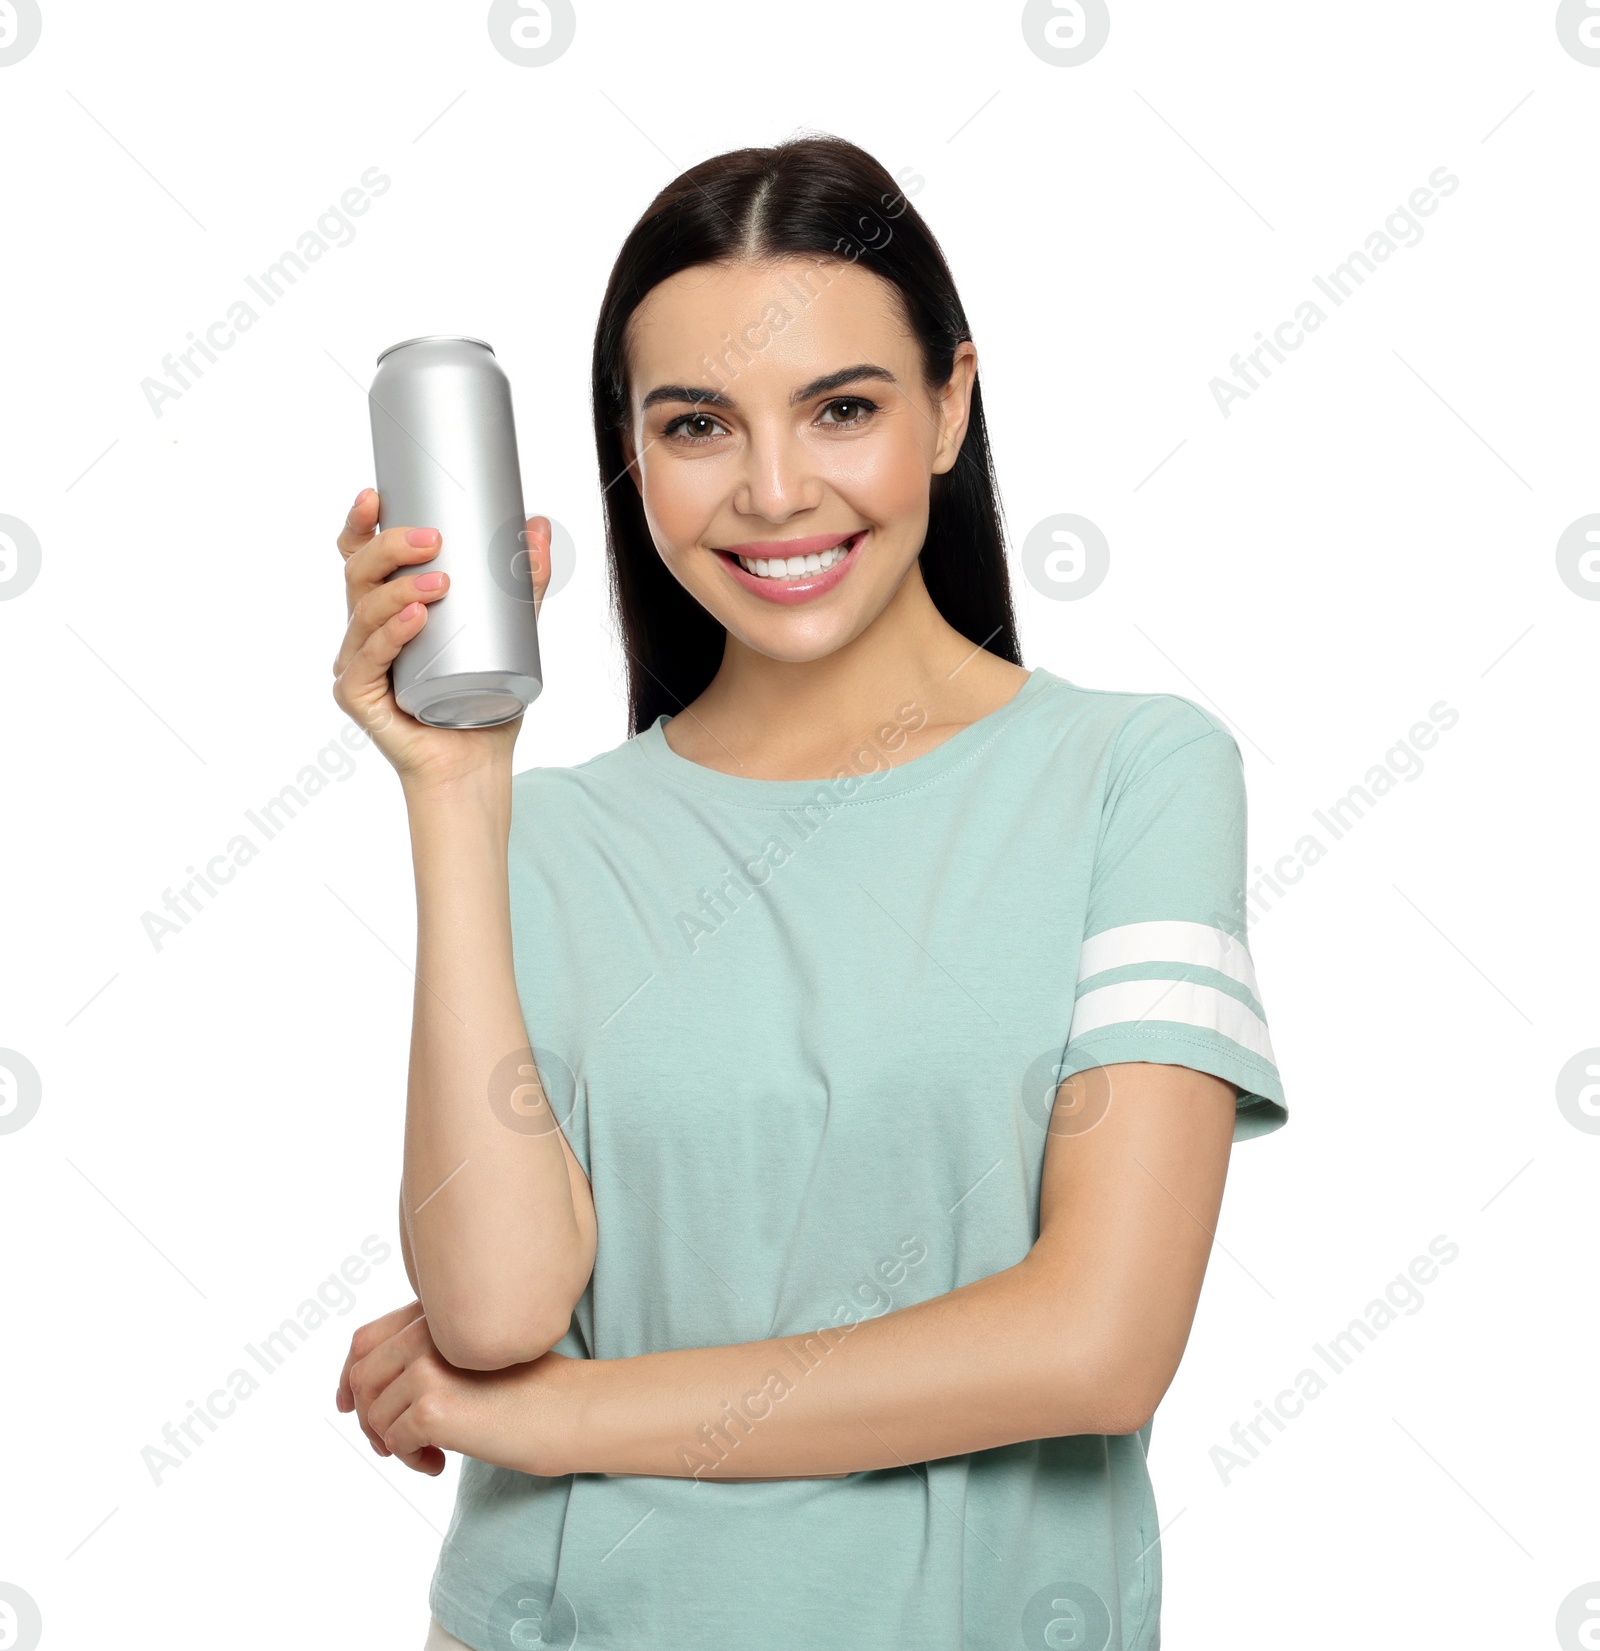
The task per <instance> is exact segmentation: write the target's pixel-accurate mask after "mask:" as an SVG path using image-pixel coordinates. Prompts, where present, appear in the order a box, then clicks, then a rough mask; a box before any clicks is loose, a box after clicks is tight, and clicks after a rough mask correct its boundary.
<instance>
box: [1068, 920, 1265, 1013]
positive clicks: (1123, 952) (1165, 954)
mask: <svg viewBox="0 0 1600 1651" xmlns="http://www.w3.org/2000/svg"><path fill="white" fill-rule="evenodd" d="M1125 963H1198V964H1201V965H1202V966H1203V967H1205V968H1207V969H1215V970H1216V971H1217V972H1218V973H1219V974H1224V975H1226V976H1227V977H1228V978H1229V979H1230V980H1237V981H1238V982H1239V984H1240V985H1241V986H1246V987H1248V988H1249V989H1250V994H1251V996H1252V997H1254V998H1256V999H1257V1000H1258V1001H1259V999H1260V997H1261V994H1260V992H1259V991H1257V990H1256V971H1255V965H1254V964H1253V963H1252V962H1251V961H1250V951H1249V948H1248V947H1247V946H1246V945H1245V943H1244V942H1243V941H1242V940H1236V939H1235V938H1234V937H1233V936H1232V935H1231V934H1229V933H1228V931H1227V930H1226V929H1218V928H1214V927H1213V926H1212V925H1211V924H1209V923H1184V922H1179V921H1178V920H1177V919H1163V920H1161V921H1158V922H1153V923H1124V924H1122V925H1121V927H1119V928H1115V929H1102V930H1101V931H1100V933H1099V934H1095V935H1090V937H1089V938H1088V939H1087V940H1085V941H1084V943H1083V949H1082V950H1081V951H1080V952H1079V954H1078V979H1079V980H1080V981H1082V980H1087V979H1088V978H1089V976H1090V975H1097V974H1099V973H1101V971H1102V970H1105V969H1119V968H1121V967H1122V966H1123V965H1124V964H1125Z"/></svg>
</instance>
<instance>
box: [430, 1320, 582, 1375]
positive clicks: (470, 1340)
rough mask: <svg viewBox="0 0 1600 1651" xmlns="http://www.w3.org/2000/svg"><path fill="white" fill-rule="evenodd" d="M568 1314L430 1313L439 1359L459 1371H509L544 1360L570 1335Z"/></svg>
mask: <svg viewBox="0 0 1600 1651" xmlns="http://www.w3.org/2000/svg"><path fill="white" fill-rule="evenodd" d="M571 1322H572V1311H571V1309H570V1308H568V1309H567V1311H566V1312H565V1313H564V1314H560V1315H558V1314H557V1313H555V1312H554V1311H547V1312H544V1313H538V1314H535V1313H521V1314H511V1313H487V1312H483V1311H481V1310H480V1311H477V1312H465V1313H451V1312H446V1313H444V1314H441V1315H439V1316H438V1317H437V1318H436V1317H435V1316H434V1315H433V1314H432V1313H429V1314H428V1329H429V1332H430V1333H431V1335H432V1336H433V1345H434V1346H435V1347H436V1348H437V1349H438V1351H439V1357H440V1358H442V1359H443V1360H444V1361H445V1363H446V1364H450V1365H454V1366H455V1368H456V1369H457V1370H507V1369H509V1368H510V1367H511V1366H512V1365H514V1364H529V1363H531V1362H532V1361H533V1360H534V1359H537V1358H541V1357H543V1355H544V1354H546V1353H548V1352H549V1351H550V1349H551V1348H552V1347H554V1346H555V1344H556V1343H557V1342H558V1341H560V1340H561V1338H562V1337H563V1336H564V1335H565V1334H566V1333H567V1330H568V1327H569V1326H570V1325H571Z"/></svg>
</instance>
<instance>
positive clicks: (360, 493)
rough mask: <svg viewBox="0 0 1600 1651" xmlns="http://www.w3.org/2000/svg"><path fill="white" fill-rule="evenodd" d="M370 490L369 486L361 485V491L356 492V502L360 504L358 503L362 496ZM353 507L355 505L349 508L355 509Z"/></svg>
mask: <svg viewBox="0 0 1600 1651" xmlns="http://www.w3.org/2000/svg"><path fill="white" fill-rule="evenodd" d="M370 491H371V489H369V488H365V487H363V488H362V489H361V491H360V492H359V493H358V494H356V504H360V503H361V501H362V500H363V499H364V498H366V496H367V494H368V493H369V492H370ZM355 507H356V505H351V507H350V508H351V509H352V510H354V509H355Z"/></svg>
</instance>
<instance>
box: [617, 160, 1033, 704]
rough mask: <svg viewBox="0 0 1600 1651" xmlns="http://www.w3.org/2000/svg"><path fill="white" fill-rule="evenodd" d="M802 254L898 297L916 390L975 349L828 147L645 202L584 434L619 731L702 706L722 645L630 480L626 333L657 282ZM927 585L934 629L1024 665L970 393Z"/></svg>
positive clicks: (955, 300) (905, 237) (889, 182)
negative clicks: (621, 655) (616, 649)
mask: <svg viewBox="0 0 1600 1651" xmlns="http://www.w3.org/2000/svg"><path fill="white" fill-rule="evenodd" d="M793 254H809V255H811V256H813V257H814V258H821V259H831V260H839V261H849V262H859V263H860V264H861V265H862V266H863V267H864V268H866V269H869V270H871V271H872V272H873V274H875V275H879V276H882V278H883V279H884V280H886V281H888V282H890V283H891V284H892V285H893V286H895V287H896V288H898V289H899V292H900V297H901V302H902V304H903V306H904V309H905V312H906V319H907V320H908V322H909V323H910V326H911V328H912V330H913V331H914V332H915V334H916V336H917V339H918V342H919V344H920V346H921V351H922V363H923V375H924V382H925V384H926V385H927V386H928V387H929V388H930V389H932V388H937V387H938V386H942V385H944V384H947V383H948V382H949V380H950V373H951V369H952V366H953V364H954V358H955V350H956V346H957V345H958V344H961V343H963V342H965V341H966V340H967V339H970V338H971V337H972V332H971V329H970V328H969V327H968V325H967V318H966V313H965V312H964V311H963V309H962V307H961V300H960V298H959V297H958V296H957V295H956V288H955V281H954V279H953V278H952V277H951V274H950V269H949V266H948V265H947V264H946V263H945V260H944V254H943V253H942V252H941V251H940V250H939V244H938V242H937V241H936V240H935V239H934V238H933V235H932V233H931V232H930V230H929V229H928V226H927V225H926V224H925V223H924V222H923V220H922V218H921V217H920V216H919V215H918V213H917V212H916V210H915V208H913V207H912V205H911V203H910V202H909V201H908V200H907V199H906V197H905V195H904V193H903V192H902V190H901V189H900V187H899V186H898V185H897V184H896V182H895V180H894V179H893V178H892V177H891V176H890V175H889V173H888V172H887V171H885V170H884V168H883V167H882V166H881V165H880V164H879V163H878V161H876V160H874V159H873V157H872V156H871V155H869V154H868V153H867V152H866V151H865V150H864V149H860V148H858V147H857V146H856V145H855V144H853V143H848V142H846V141H845V140H844V139H843V138H838V137H832V136H828V135H818V136H805V137H796V138H791V139H789V140H788V141H787V142H784V143H780V144H777V145H775V146H773V147H771V148H767V149H735V150H732V151H730V152H729V153H727V154H725V155H714V156H713V157H712V158H711V159H710V160H705V161H702V162H701V163H700V164H699V165H698V166H694V167H691V168H690V169H689V170H688V171H687V172H685V173H683V174H682V175H681V176H680V177H677V178H675V179H674V180H673V181H672V182H671V183H669V184H668V185H667V186H666V188H665V189H663V190H662V191H661V193H660V194H659V195H657V196H656V198H655V199H654V200H653V201H652V202H651V203H650V205H649V207H648V208H647V209H646V210H645V213H644V215H643V217H641V218H640V219H639V221H638V223H637V224H635V225H634V227H633V229H632V230H631V231H630V232H629V234H628V238H627V239H626V240H625V241H624V242H623V244H622V250H621V251H620V252H619V253H618V254H617V261H616V264H615V266H614V267H613V269H612V271H611V280H610V282H609V283H608V284H607V287H606V293H605V298H604V300H603V301H602V303H601V305H600V320H599V323H598V325H597V326H596V328H595V336H594V381H593V394H594V433H595V446H596V448H597V450H598V453H599V459H600V483H601V487H602V488H603V489H604V493H603V497H604V500H605V513H606V551H607V556H608V558H609V562H610V569H611V601H612V607H613V610H614V612H615V614H616V617H617V622H618V626H619V628H620V631H621V634H622V642H623V646H624V648H625V650H626V655H627V672H628V715H629V723H630V727H629V733H630V734H638V733H640V732H642V731H643V730H644V729H646V728H648V727H650V726H651V724H652V723H654V722H655V720H656V718H657V717H658V716H660V715H661V714H662V713H663V712H677V711H680V710H682V709H683V707H684V706H685V705H687V704H688V703H689V702H690V701H691V700H693V699H695V698H697V697H698V696H699V695H700V694H701V693H703V692H704V691H705V689H706V687H707V686H708V685H709V684H710V682H711V679H712V677H714V676H715V675H716V673H717V668H718V666H719V665H720V664H721V663H722V651H723V645H724V643H725V641H726V638H727V633H726V632H725V631H724V630H723V628H722V625H721V624H720V623H719V622H718V621H717V620H716V619H715V618H713V617H712V615H711V614H709V613H708V612H707V611H706V610H705V609H704V608H702V607H701V606H700V604H699V603H698V602H697V601H696V600H695V599H694V598H693V597H692V596H691V595H690V594H689V593H688V591H686V590H685V589H684V588H683V586H682V585H680V584H679V583H678V581H677V580H676V579H675V578H674V577H673V576H672V574H671V573H670V572H669V571H668V569H667V566H666V564H665V563H664V562H663V561H662V560H661V557H660V556H659V555H658V554H657V551H656V548H655V543H654V541H653V540H652V539H651V537H650V529H649V526H648V524H647V523H646V521H645V515H644V507H643V502H642V500H641V499H640V497H639V490H638V488H637V487H636V486H635V485H634V483H633V480H632V478H631V477H629V476H628V474H627V469H626V460H625V455H624V453H623V447H622V434H621V432H622V430H623V429H624V428H625V427H626V424H627V421H628V413H629V404H628V378H627V361H626V357H625V353H624V349H623V338H624V331H625V329H626V327H627V324H628V320H629V318H630V317H631V316H632V314H633V312H634V310H635V309H637V308H638V306H639V304H640V303H641V301H642V300H643V299H644V297H645V295H646V294H647V293H649V292H650V290H651V289H652V288H653V287H655V286H658V285H659V284H660V283H661V282H662V281H665V280H667V279H668V278H669V277H670V276H673V275H675V274H677V272H678V271H679V270H682V269H688V268H690V267H692V266H694V265H696V264H709V263H716V262H734V261H737V260H739V259H760V258H774V257H783V256H785V255H793ZM919 560H920V562H921V567H922V578H923V582H924V583H925V584H926V585H927V587H928V594H929V595H930V596H931V597H932V598H933V602H934V606H935V607H936V608H938V610H939V612H940V613H941V614H942V615H943V616H944V618H945V619H946V621H948V623H949V624H950V625H952V626H953V627H954V628H955V629H956V630H958V631H960V632H961V634H962V635H963V636H965V637H967V638H968V639H969V640H970V641H971V642H973V643H974V644H976V645H977V646H979V647H983V648H987V649H988V650H989V652H991V653H994V654H998V655H999V656H1000V657H1001V658H1002V659H1007V660H1010V661H1011V663H1012V664H1014V665H1020V664H1021V663H1022V654H1021V650H1020V649H1019V648H1018V645H1017V632H1016V617H1015V615H1014V613H1013V611H1012V607H1011V587H1010V584H1009V581H1008V579H1007V576H1006V558H1005V524H1004V520H1003V518H1002V516H1001V512H1000V504H999V492H998V488H997V487H996V484H995V476H994V463H993V460H992V458H991V456H990V453H989V437H988V432H987V430H986V428H985V425H984V418H983V397H982V395H981V394H980V393H979V387H978V384H977V381H976V380H974V382H973V386H972V405H971V411H970V414H969V419H968V425H967V430H966V434H965V437H964V438H963V441H962V446H961V452H960V455H959V457H958V458H957V460H956V462H955V464H954V465H953V466H952V467H951V469H949V470H948V471H945V472H943V473H942V474H939V475H936V476H934V477H933V478H932V483H931V487H930V493H929V508H928V531H927V536H926V538H925V539H924V541H923V545H922V552H921V555H920V558H919Z"/></svg>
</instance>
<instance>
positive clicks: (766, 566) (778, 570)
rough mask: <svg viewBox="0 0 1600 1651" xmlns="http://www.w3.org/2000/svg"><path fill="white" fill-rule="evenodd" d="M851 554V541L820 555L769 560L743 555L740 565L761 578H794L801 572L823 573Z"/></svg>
mask: <svg viewBox="0 0 1600 1651" xmlns="http://www.w3.org/2000/svg"><path fill="white" fill-rule="evenodd" d="M849 554H850V542H849V540H846V542H845V543H844V544H842V545H837V546H835V548H834V549H832V550H825V551H823V552H822V553H821V554H820V555H817V554H815V553H813V554H812V555H810V556H790V557H788V558H787V559H786V558H784V557H781V556H774V557H773V558H771V560H768V559H767V558H766V557H764V556H754V557H752V556H741V557H740V558H739V566H740V567H742V568H743V569H744V570H745V572H746V573H753V574H755V575H756V576H757V577H758V578H761V579H794V578H797V577H798V576H799V575H801V574H811V573H823V572H825V571H826V570H827V569H828V568H831V567H832V566H833V564H834V563H835V562H842V561H843V560H844V559H845V557H846V556H848V555H849Z"/></svg>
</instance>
